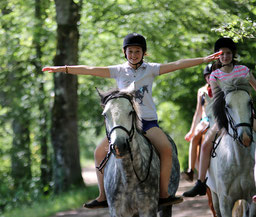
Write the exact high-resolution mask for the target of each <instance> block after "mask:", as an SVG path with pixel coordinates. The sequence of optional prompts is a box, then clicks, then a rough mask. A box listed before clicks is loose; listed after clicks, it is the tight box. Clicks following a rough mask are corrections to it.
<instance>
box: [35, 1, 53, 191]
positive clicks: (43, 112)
mask: <svg viewBox="0 0 256 217" xmlns="http://www.w3.org/2000/svg"><path fill="white" fill-rule="evenodd" d="M41 3H42V1H41V0H35V18H36V19H35V20H36V24H35V28H36V31H34V32H35V33H34V39H33V44H34V47H35V49H36V58H35V61H34V62H33V65H34V66H35V69H36V72H37V73H35V74H36V75H38V81H39V85H38V109H39V129H40V134H39V135H38V140H39V143H40V146H41V165H40V169H41V183H42V189H43V192H44V193H47V192H48V189H49V186H50V185H49V183H50V181H51V164H50V160H49V159H48V158H49V157H48V145H47V136H48V129H47V122H48V120H47V112H48V111H47V109H46V105H45V98H46V93H45V88H44V82H43V73H42V71H41V69H42V62H41V58H42V47H41V46H42V45H41V41H42V40H41V38H42V37H41V36H42V31H41V29H42V26H43V19H42V10H43V8H42V7H41Z"/></svg>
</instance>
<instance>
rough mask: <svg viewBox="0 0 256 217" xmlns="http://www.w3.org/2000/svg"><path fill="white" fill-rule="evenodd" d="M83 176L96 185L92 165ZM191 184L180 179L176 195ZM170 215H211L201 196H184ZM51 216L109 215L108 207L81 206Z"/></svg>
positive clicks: (88, 182)
mask: <svg viewBox="0 0 256 217" xmlns="http://www.w3.org/2000/svg"><path fill="white" fill-rule="evenodd" d="M83 177H84V180H85V183H86V184H87V185H96V183H97V180H96V174H95V169H94V166H90V167H87V168H84V170H83ZM193 185H194V183H189V182H187V181H185V180H181V181H180V184H179V189H178V191H177V194H176V195H178V196H180V195H182V193H183V192H184V191H187V190H188V189H190V188H191V187H192V186H193ZM172 216H173V217H212V214H211V211H210V209H209V207H208V201H207V197H206V196H203V197H202V196H201V197H195V198H184V201H183V202H182V203H180V204H176V205H174V206H173V214H172ZM52 217H110V215H109V213H108V209H96V210H89V209H85V208H82V207H81V208H79V209H76V210H69V211H65V212H59V213H56V215H54V216H52Z"/></svg>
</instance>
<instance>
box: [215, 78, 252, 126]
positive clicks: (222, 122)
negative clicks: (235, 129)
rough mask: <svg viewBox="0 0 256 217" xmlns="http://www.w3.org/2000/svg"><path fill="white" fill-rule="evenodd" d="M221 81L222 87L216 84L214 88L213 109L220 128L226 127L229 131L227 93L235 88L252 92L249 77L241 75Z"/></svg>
mask: <svg viewBox="0 0 256 217" xmlns="http://www.w3.org/2000/svg"><path fill="white" fill-rule="evenodd" d="M221 83H222V84H221V87H219V86H216V87H215V89H214V93H215V94H214V99H213V105H212V109H213V115H214V117H215V119H216V121H217V124H218V126H219V129H221V128H224V129H226V131H228V119H227V117H226V112H225V106H226V102H225V95H226V94H227V93H229V92H231V91H234V90H245V91H247V92H248V93H250V91H251V86H250V85H249V82H248V79H245V78H241V77H239V78H232V79H228V80H225V81H221Z"/></svg>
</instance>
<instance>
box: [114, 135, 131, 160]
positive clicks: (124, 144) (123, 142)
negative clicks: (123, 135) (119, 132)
mask: <svg viewBox="0 0 256 217" xmlns="http://www.w3.org/2000/svg"><path fill="white" fill-rule="evenodd" d="M111 151H112V152H113V154H114V155H115V156H116V158H122V157H124V155H126V154H128V153H129V142H128V140H127V139H120V138H119V139H117V140H116V141H115V142H114V143H113V144H111Z"/></svg>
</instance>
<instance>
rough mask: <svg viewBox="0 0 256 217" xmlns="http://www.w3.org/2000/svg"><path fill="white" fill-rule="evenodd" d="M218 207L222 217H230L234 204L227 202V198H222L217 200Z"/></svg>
mask: <svg viewBox="0 0 256 217" xmlns="http://www.w3.org/2000/svg"><path fill="white" fill-rule="evenodd" d="M219 206H220V212H221V216H222V217H232V209H233V206H234V202H232V201H231V200H229V199H228V198H227V197H224V196H222V197H220V198H219Z"/></svg>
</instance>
